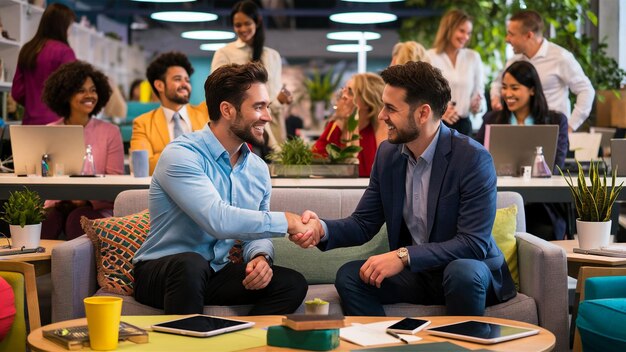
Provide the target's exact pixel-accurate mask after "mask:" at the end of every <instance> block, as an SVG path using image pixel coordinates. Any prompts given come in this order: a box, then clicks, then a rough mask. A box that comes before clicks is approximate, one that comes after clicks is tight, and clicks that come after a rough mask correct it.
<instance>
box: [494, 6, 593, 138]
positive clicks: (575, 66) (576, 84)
mask: <svg viewBox="0 0 626 352" xmlns="http://www.w3.org/2000/svg"><path fill="white" fill-rule="evenodd" d="M543 30H544V25H543V19H542V18H541V15H540V14H539V13H538V12H536V11H532V10H526V11H520V12H518V13H516V14H514V15H513V16H512V17H511V19H510V20H509V23H508V26H507V31H506V41H507V43H509V44H511V46H512V47H513V52H515V56H513V57H512V58H511V59H509V60H508V61H507V63H506V65H505V69H506V67H508V66H509V65H511V64H512V63H513V62H516V61H520V60H524V61H529V62H530V63H531V64H533V66H535V69H536V70H537V72H538V73H539V77H540V78H541V84H542V86H543V92H544V94H545V96H546V101H547V103H548V107H549V108H550V109H551V110H554V111H559V112H562V113H563V114H565V117H567V119H568V125H569V131H570V132H573V131H576V129H578V127H580V125H582V124H583V122H585V120H586V119H587V117H589V113H590V112H591V108H592V106H593V100H594V96H595V90H594V89H593V86H592V85H591V81H589V78H587V76H586V75H585V73H584V72H583V69H582V67H580V64H579V63H578V61H576V58H574V55H572V53H570V52H569V51H567V50H565V49H563V48H562V47H560V46H558V45H556V44H554V43H552V42H550V41H549V40H547V39H546V38H544V37H543ZM501 79H502V75H498V76H496V78H495V79H494V81H493V83H491V107H492V108H493V110H500V109H502V107H503V105H502V102H501V99H500V92H501V85H502V81H501ZM570 91H571V92H572V93H573V94H574V95H575V96H576V103H575V104H574V110H571V106H570V100H569V94H570Z"/></svg>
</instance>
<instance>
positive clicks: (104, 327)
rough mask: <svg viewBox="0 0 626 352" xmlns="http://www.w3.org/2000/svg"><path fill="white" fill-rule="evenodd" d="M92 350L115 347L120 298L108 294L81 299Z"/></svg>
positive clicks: (120, 305) (118, 324)
mask: <svg viewBox="0 0 626 352" xmlns="http://www.w3.org/2000/svg"><path fill="white" fill-rule="evenodd" d="M83 302H84V304H85V315H86V316H87V330H89V345H90V347H91V349H92V350H96V351H109V350H114V349H116V348H117V340H118V338H119V332H120V317H121V315H122V298H120V297H110V296H94V297H87V298H85V299H84V300H83Z"/></svg>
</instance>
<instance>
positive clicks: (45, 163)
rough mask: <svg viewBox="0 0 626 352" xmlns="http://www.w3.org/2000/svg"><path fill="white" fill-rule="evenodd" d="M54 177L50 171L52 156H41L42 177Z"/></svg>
mask: <svg viewBox="0 0 626 352" xmlns="http://www.w3.org/2000/svg"><path fill="white" fill-rule="evenodd" d="M48 176H52V172H51V171H50V155H49V154H44V155H42V156H41V177H48Z"/></svg>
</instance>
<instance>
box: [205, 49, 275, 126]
mask: <svg viewBox="0 0 626 352" xmlns="http://www.w3.org/2000/svg"><path fill="white" fill-rule="evenodd" d="M254 83H267V71H266V70H265V68H264V67H263V64H261V63H260V62H256V61H255V62H250V63H247V64H243V65H238V64H230V65H224V66H221V67H219V68H218V69H216V70H215V71H213V73H211V75H209V77H207V79H206V82H204V97H205V99H206V106H207V109H208V110H209V117H210V118H211V121H218V120H219V119H220V117H221V113H220V104H221V103H222V102H223V101H227V102H229V103H231V104H233V105H234V106H235V108H236V109H237V110H239V109H240V108H241V103H242V102H243V101H244V99H245V98H246V94H247V93H246V91H247V90H248V89H250V87H251V86H252V84H254Z"/></svg>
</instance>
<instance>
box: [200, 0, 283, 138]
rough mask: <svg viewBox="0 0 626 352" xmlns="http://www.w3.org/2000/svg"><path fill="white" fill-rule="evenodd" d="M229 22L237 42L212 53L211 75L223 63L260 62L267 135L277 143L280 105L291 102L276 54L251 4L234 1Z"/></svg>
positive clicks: (258, 12)
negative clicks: (267, 103) (266, 97)
mask: <svg viewBox="0 0 626 352" xmlns="http://www.w3.org/2000/svg"><path fill="white" fill-rule="evenodd" d="M230 20H231V22H232V23H233V27H234V30H235V33H236V34H237V40H236V41H235V42H232V43H229V44H228V45H226V46H225V47H223V48H221V49H219V50H218V51H216V52H215V55H213V61H211V72H213V71H215V70H216V69H217V68H218V67H220V66H223V65H226V64H245V63H248V62H254V61H260V62H261V63H262V64H263V66H265V69H266V70H267V74H268V81H267V90H268V92H269V95H270V98H271V99H272V105H271V107H270V108H271V109H272V122H271V123H270V127H271V129H268V131H267V133H268V134H270V136H269V140H270V144H275V143H280V142H282V141H283V140H284V139H285V138H286V127H285V121H284V119H283V117H282V109H281V105H287V104H290V103H291V101H292V97H291V93H290V92H289V91H288V90H287V89H286V88H285V87H284V85H282V84H281V77H282V62H281V59H280V54H279V53H278V51H276V50H274V49H272V48H268V47H266V46H265V29H264V28H263V27H264V26H263V17H262V16H261V12H260V10H259V7H258V6H257V5H256V4H255V3H254V1H252V0H244V1H239V2H237V3H236V4H235V5H234V6H233V9H232V11H231V13H230ZM281 87H282V88H281ZM274 141H275V142H274ZM272 147H273V146H272Z"/></svg>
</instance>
